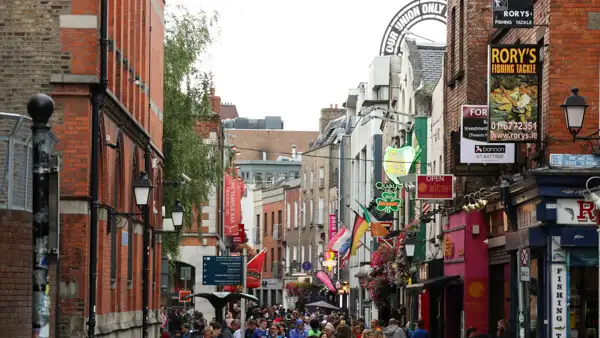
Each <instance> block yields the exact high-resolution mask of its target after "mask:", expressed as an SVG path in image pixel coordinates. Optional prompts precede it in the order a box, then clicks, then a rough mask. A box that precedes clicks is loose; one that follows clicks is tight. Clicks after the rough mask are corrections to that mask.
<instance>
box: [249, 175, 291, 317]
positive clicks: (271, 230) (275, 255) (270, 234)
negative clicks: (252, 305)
mask: <svg viewBox="0 0 600 338" xmlns="http://www.w3.org/2000/svg"><path fill="white" fill-rule="evenodd" d="M285 188H286V182H283V181H280V182H278V183H276V184H274V185H272V186H269V187H268V188H264V189H262V194H261V196H262V199H261V201H259V204H262V216H260V218H262V227H261V235H262V248H263V249H266V250H267V255H266V257H265V263H264V265H263V274H262V282H261V283H262V284H261V287H260V288H259V289H256V290H255V291H254V292H256V293H257V297H258V298H259V299H260V300H261V304H262V305H266V306H270V305H275V304H281V303H282V302H283V280H282V277H283V259H284V256H283V255H284V251H283V250H284V245H283V243H284V241H285V231H284V226H283V224H284V220H283V218H284V214H283V213H284V212H285V193H284V191H285Z"/></svg>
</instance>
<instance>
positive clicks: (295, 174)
mask: <svg viewBox="0 0 600 338" xmlns="http://www.w3.org/2000/svg"><path fill="white" fill-rule="evenodd" d="M294 178H295V179H296V178H300V172H299V171H294Z"/></svg>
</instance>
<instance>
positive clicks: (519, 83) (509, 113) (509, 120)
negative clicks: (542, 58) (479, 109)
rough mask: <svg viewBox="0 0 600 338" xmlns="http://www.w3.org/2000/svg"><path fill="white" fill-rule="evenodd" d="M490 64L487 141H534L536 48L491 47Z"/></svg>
mask: <svg viewBox="0 0 600 338" xmlns="http://www.w3.org/2000/svg"><path fill="white" fill-rule="evenodd" d="M490 61H491V63H490V78H489V81H488V83H489V103H490V107H489V133H488V139H489V141H490V142H532V141H536V140H537V137H538V131H537V127H538V112H539V108H538V97H539V94H538V88H539V79H540V77H539V70H540V69H539V67H538V63H539V46H537V45H492V46H491V47H490Z"/></svg>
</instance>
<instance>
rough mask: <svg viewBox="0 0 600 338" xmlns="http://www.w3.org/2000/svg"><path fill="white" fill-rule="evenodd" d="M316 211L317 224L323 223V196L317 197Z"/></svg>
mask: <svg viewBox="0 0 600 338" xmlns="http://www.w3.org/2000/svg"><path fill="white" fill-rule="evenodd" d="M317 212H318V218H319V219H318V220H317V224H323V218H324V217H323V214H324V213H325V200H324V199H323V197H321V198H319V210H318V211H317Z"/></svg>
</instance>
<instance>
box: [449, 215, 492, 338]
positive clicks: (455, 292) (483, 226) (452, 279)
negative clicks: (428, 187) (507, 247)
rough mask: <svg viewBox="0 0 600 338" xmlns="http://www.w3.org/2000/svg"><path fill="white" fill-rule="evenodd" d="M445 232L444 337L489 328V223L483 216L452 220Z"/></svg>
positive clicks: (454, 218)
mask: <svg viewBox="0 0 600 338" xmlns="http://www.w3.org/2000/svg"><path fill="white" fill-rule="evenodd" d="M443 230H444V278H446V285H445V290H444V302H443V303H444V306H443V307H444V319H445V320H444V324H445V325H444V337H445V338H458V337H463V336H464V335H463V332H464V330H466V329H467V328H470V327H474V328H476V329H477V332H478V333H480V334H482V333H485V331H487V328H488V249H487V246H486V243H485V239H486V234H487V220H486V218H485V216H484V213H482V212H471V213H467V212H464V211H461V212H458V213H455V214H452V215H450V216H449V222H448V225H447V226H446V227H445V228H444V229H443Z"/></svg>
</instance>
